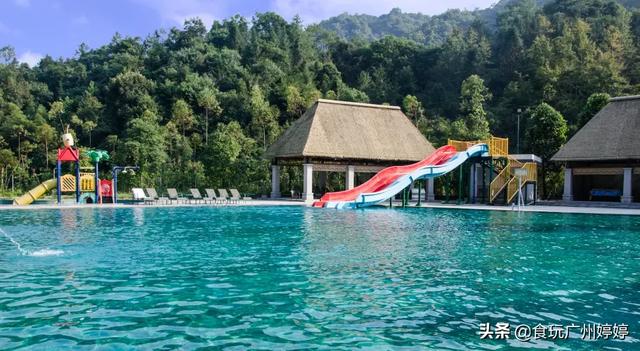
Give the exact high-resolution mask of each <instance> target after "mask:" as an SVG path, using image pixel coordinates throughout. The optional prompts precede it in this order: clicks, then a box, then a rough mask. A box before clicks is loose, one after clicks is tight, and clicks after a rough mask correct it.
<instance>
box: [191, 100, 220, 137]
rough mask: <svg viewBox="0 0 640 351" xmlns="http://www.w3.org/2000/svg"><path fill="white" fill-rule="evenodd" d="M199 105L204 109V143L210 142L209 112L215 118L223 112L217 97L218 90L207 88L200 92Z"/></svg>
mask: <svg viewBox="0 0 640 351" xmlns="http://www.w3.org/2000/svg"><path fill="white" fill-rule="evenodd" d="M197 99H198V106H200V108H202V109H204V143H205V144H209V118H210V117H209V114H211V115H212V116H214V118H216V117H218V116H220V115H221V114H222V107H221V106H220V103H219V102H218V99H217V98H216V91H214V90H213V89H210V88H205V89H203V90H201V91H200V93H198V97H197Z"/></svg>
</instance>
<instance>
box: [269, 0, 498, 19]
mask: <svg viewBox="0 0 640 351" xmlns="http://www.w3.org/2000/svg"><path fill="white" fill-rule="evenodd" d="M495 2H496V0H449V1H436V0H433V1H430V0H395V1H371V0H273V4H272V7H273V10H274V11H275V12H277V13H279V14H280V15H282V16H284V17H286V18H291V17H293V16H295V15H300V17H301V18H302V20H303V21H304V22H305V23H306V24H309V23H315V22H319V21H321V20H323V19H327V18H329V17H332V16H336V15H339V14H341V13H344V12H348V13H351V14H356V13H365V14H369V15H375V16H379V15H381V14H385V13H389V11H391V9H393V8H396V7H397V8H400V9H401V10H402V11H403V12H421V13H424V14H428V15H434V14H439V13H442V12H444V11H446V10H448V9H450V8H461V9H469V10H473V9H476V8H486V7H489V6H491V5H492V4H493V3H495Z"/></svg>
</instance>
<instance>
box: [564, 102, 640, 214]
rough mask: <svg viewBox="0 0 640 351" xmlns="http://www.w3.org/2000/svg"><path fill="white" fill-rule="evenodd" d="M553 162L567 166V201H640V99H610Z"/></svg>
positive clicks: (565, 178) (565, 193)
mask: <svg viewBox="0 0 640 351" xmlns="http://www.w3.org/2000/svg"><path fill="white" fill-rule="evenodd" d="M551 160H552V161H556V162H563V163H564V164H565V173H564V194H563V199H564V200H566V201H573V200H582V201H584V200H616V201H622V202H623V203H630V202H633V201H634V198H635V199H636V201H637V199H640V96H624V97H616V98H612V99H610V100H609V104H607V106H605V107H604V108H603V109H602V110H601V111H600V112H598V114H596V115H595V116H594V117H593V118H592V119H591V120H590V121H589V122H588V123H587V124H586V125H585V126H584V127H582V129H580V130H579V131H578V132H577V133H576V134H575V135H574V136H573V137H572V138H571V139H570V140H569V141H568V142H567V143H566V144H565V145H564V146H563V147H562V148H561V149H560V150H559V151H558V152H557V153H556V154H555V155H554V156H553V158H552V159H551Z"/></svg>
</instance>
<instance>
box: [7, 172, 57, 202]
mask: <svg viewBox="0 0 640 351" xmlns="http://www.w3.org/2000/svg"><path fill="white" fill-rule="evenodd" d="M57 186H58V182H57V181H56V178H53V179H49V180H46V181H44V182H42V183H40V185H38V186H37V187H35V188H33V189H31V190H29V191H27V192H26V193H25V194H24V195H22V196H20V197H17V198H15V199H14V200H13V204H14V205H29V204H30V203H32V202H34V201H36V200H37V199H39V198H40V197H42V195H44V194H46V193H47V191H49V190H52V189H55V188H56V187H57Z"/></svg>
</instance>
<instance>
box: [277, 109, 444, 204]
mask: <svg viewBox="0 0 640 351" xmlns="http://www.w3.org/2000/svg"><path fill="white" fill-rule="evenodd" d="M434 150H435V149H434V147H433V145H431V143H430V142H429V141H427V139H425V137H424V136H423V135H422V134H421V133H420V131H419V130H418V129H417V128H416V127H415V126H414V125H413V123H411V121H410V120H409V119H408V118H407V116H405V115H404V113H402V111H401V110H400V108H399V107H397V106H387V105H372V104H363V103H355V102H345V101H335V100H324V99H320V100H318V101H317V102H316V103H315V104H313V106H311V107H310V108H309V109H308V110H307V111H306V112H305V113H304V114H303V115H302V117H300V118H299V119H298V120H296V121H295V122H293V123H292V125H291V126H290V127H289V129H287V130H286V131H285V132H284V133H283V134H282V135H281V136H280V137H279V138H278V140H276V141H275V143H273V145H271V147H269V149H268V150H267V151H266V153H265V156H266V157H267V158H269V159H270V160H271V161H272V165H273V166H272V172H273V174H272V197H279V196H280V189H279V166H280V165H286V164H303V165H304V171H305V178H304V180H305V182H304V183H305V185H304V190H303V191H304V194H303V198H305V199H306V200H311V199H313V194H312V192H311V185H312V184H311V179H312V172H313V171H314V170H315V171H324V172H344V171H346V172H347V188H351V187H353V186H354V184H353V175H354V173H355V172H376V171H378V170H380V169H382V168H384V167H386V166H389V165H397V164H407V163H412V162H416V161H419V160H422V159H423V158H424V157H426V156H428V155H430V154H431V153H433V152H434Z"/></svg>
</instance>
